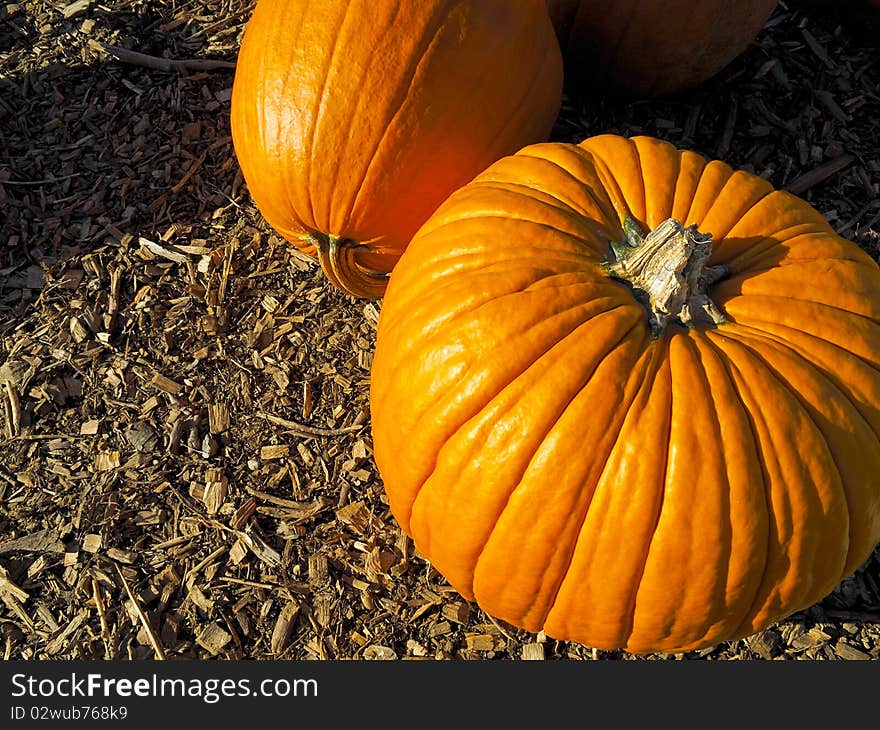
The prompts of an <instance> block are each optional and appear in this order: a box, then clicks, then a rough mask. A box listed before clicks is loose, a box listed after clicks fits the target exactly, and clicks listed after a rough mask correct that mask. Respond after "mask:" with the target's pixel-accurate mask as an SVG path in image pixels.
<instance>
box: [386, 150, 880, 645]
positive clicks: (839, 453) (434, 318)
mask: <svg viewBox="0 0 880 730" xmlns="http://www.w3.org/2000/svg"><path fill="white" fill-rule="evenodd" d="M681 224H683V225H681ZM624 230H626V232H627V233H628V235H627V236H625V235H624ZM648 231H651V233H650V234H649V235H647V236H646V237H644V238H643V236H642V234H643V233H645V232H648ZM708 234H711V238H710V237H709V235H708ZM609 242H610V243H609ZM878 407H880V269H878V267H877V265H876V264H875V263H874V261H873V260H872V259H871V258H870V257H869V256H867V255H866V254H865V253H863V252H862V251H861V250H860V249H859V248H858V247H857V246H855V245H854V244H852V243H850V242H848V241H845V240H843V239H842V238H840V237H839V236H837V235H836V234H835V233H834V231H833V230H832V229H831V228H830V226H829V225H828V223H827V222H826V221H825V220H824V219H823V218H822V216H821V215H820V214H819V213H818V212H817V211H816V210H814V209H813V208H812V207H811V206H810V205H808V204H807V203H806V202H804V201H802V200H799V199H798V198H796V197H794V196H792V195H790V194H788V193H785V192H781V191H775V190H773V189H772V187H771V186H770V184H769V183H767V182H766V181H765V180H762V179H760V178H758V177H755V176H753V175H750V174H747V173H745V172H742V171H736V172H735V171H734V170H732V169H731V168H730V167H729V166H728V165H726V164H724V163H722V162H719V161H712V162H707V161H706V160H705V159H704V158H702V157H700V156H699V155H697V154H695V153H692V152H689V151H685V152H679V151H677V150H676V149H675V148H674V147H672V146H671V145H669V144H666V143H664V142H660V141H657V140H654V139H650V138H644V137H643V138H634V139H631V140H627V139H623V138H621V137H616V136H611V135H607V136H599V137H594V138H591V139H589V140H587V141H586V142H584V143H583V144H582V145H580V146H574V145H565V144H542V145H534V146H530V147H528V148H526V149H524V150H522V151H521V152H519V153H518V154H516V155H514V156H511V157H507V158H505V159H503V160H501V161H499V162H497V163H496V164H494V165H493V166H491V167H490V168H489V169H488V170H487V171H485V172H484V173H483V174H481V175H480V176H478V177H477V178H476V180H474V181H473V182H472V183H471V184H469V185H467V186H465V187H464V188H462V189H461V190H459V191H457V192H456V193H454V194H453V195H452V196H451V197H450V198H449V199H448V200H447V201H446V202H445V203H444V204H443V205H442V206H441V207H440V209H438V211H437V212H436V213H435V214H434V215H433V216H432V217H431V218H430V220H429V221H428V222H427V223H426V224H425V225H424V227H423V228H422V229H421V230H420V231H419V233H418V234H417V235H416V237H415V238H414V240H413V242H412V243H411V245H410V247H409V248H408V250H407V251H406V253H405V254H404V255H403V257H402V258H401V260H400V262H399V263H398V266H397V267H396V269H395V271H394V273H393V274H392V277H391V283H390V285H389V287H388V290H387V292H386V297H385V299H384V302H383V305H382V310H381V315H380V318H379V323H378V333H377V344H376V351H375V359H374V362H373V370H372V392H371V408H372V423H373V433H374V446H375V458H376V461H377V464H378V467H379V470H380V473H381V475H382V477H383V479H384V484H385V489H386V491H387V494H388V497H389V500H390V506H391V510H392V512H393V514H394V515H395V516H396V518H397V520H398V521H399V523H400V525H401V526H402V527H403V529H404V530H405V531H406V532H407V533H408V534H409V535H411V536H412V537H413V538H414V542H415V545H416V547H417V549H418V550H419V551H421V552H422V553H423V554H424V555H425V556H426V557H427V558H428V559H429V560H430V561H431V562H432V563H433V564H434V566H435V567H436V568H437V569H438V570H439V571H440V572H441V573H443V574H444V575H445V576H446V578H447V579H448V580H449V581H450V582H451V584H452V585H453V586H454V587H455V588H456V589H457V590H458V591H460V592H461V594H462V595H464V596H465V597H467V598H468V599H475V600H476V602H477V603H478V604H479V605H480V606H481V607H482V608H483V609H484V610H486V611H487V612H488V613H490V614H491V615H494V616H495V617H497V618H500V619H503V620H506V621H508V622H510V623H512V624H515V625H517V626H520V627H523V628H525V629H528V630H531V631H536V630H538V629H541V628H543V629H544V630H545V631H546V632H547V634H548V635H549V636H551V637H555V638H558V639H570V640H575V641H578V642H581V643H584V644H587V645H590V646H593V647H599V648H606V649H611V648H624V649H626V650H628V651H631V652H649V651H684V650H690V649H696V648H700V647H705V646H708V645H712V644H715V643H717V642H720V641H722V640H727V639H732V638H736V637H742V636H745V635H748V634H751V633H753V632H756V631H758V630H761V629H763V628H764V627H766V626H768V625H769V624H771V623H772V622H774V621H776V620H778V619H781V618H783V617H785V616H787V615H789V614H791V613H792V612H794V611H796V610H799V609H802V608H804V607H807V606H809V605H811V604H812V603H814V602H816V601H817V600H820V599H821V598H823V597H824V596H825V595H826V594H828V593H829V592H830V591H831V590H832V589H833V588H834V587H835V585H836V584H837V583H838V582H839V581H840V580H841V579H842V578H843V577H845V576H847V575H848V574H850V573H851V572H853V571H854V570H855V569H856V568H858V567H859V566H860V564H862V563H863V562H864V561H865V560H866V559H867V558H868V556H869V555H870V553H871V550H872V548H873V547H874V546H875V545H876V544H877V543H878V541H880V442H878V434H880V410H878Z"/></svg>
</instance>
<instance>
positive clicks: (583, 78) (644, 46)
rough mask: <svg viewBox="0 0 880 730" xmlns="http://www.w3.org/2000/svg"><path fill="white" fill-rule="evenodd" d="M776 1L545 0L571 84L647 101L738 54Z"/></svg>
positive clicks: (690, 82) (689, 82)
mask: <svg viewBox="0 0 880 730" xmlns="http://www.w3.org/2000/svg"><path fill="white" fill-rule="evenodd" d="M776 5H777V2H776V0H699V2H695V0H648V1H647V2H645V1H644V0H548V10H549V12H550V16H551V19H552V20H553V24H554V26H555V28H556V31H557V33H558V35H559V40H560V44H561V46H562V49H563V53H564V55H565V61H566V76H567V77H570V80H571V82H572V83H573V84H574V85H576V86H587V87H589V88H593V89H600V90H602V91H608V92H611V93H613V94H619V95H625V96H636V97H650V96H659V95H663V94H670V93H673V92H676V91H681V90H683V89H686V88H689V87H692V86H696V85H697V84H700V83H702V82H703V81H706V80H707V79H709V78H711V77H712V76H714V75H715V74H717V73H718V72H719V71H721V69H723V68H724V67H725V66H726V65H727V64H729V63H730V62H731V61H733V60H734V59H735V58H736V57H737V56H739V55H740V54H741V53H742V52H743V51H744V50H745V49H746V47H747V46H748V44H749V43H750V42H751V41H752V40H753V39H754V38H755V36H756V35H757V34H758V32H759V31H760V30H761V28H762V27H763V26H764V24H765V23H766V21H767V19H768V18H769V17H770V14H771V13H772V12H773V9H774V8H775V7H776Z"/></svg>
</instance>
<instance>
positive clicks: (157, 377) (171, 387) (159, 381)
mask: <svg viewBox="0 0 880 730" xmlns="http://www.w3.org/2000/svg"><path fill="white" fill-rule="evenodd" d="M150 385H152V386H153V387H154V388H158V389H159V390H161V391H163V392H165V393H168V394H170V395H177V394H178V393H180V391H181V390H183V386H182V385H181V384H180V383H177V382H175V381H173V380H171V378H167V377H165V376H164V375H162V374H161V373H153V377H152V378H150Z"/></svg>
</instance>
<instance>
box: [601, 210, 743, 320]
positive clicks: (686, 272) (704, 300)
mask: <svg viewBox="0 0 880 730" xmlns="http://www.w3.org/2000/svg"><path fill="white" fill-rule="evenodd" d="M624 234H625V240H624V241H623V242H622V243H618V242H614V243H612V244H611V249H612V251H613V253H614V257H615V259H616V260H615V261H613V262H611V263H610V264H608V265H607V267H606V268H607V270H608V272H609V273H610V274H611V276H613V277H615V278H616V279H621V280H623V281H625V282H627V283H628V284H629V285H630V286H631V287H632V288H633V290H634V292H635V294H636V298H637V299H638V300H639V301H640V303H641V304H642V306H644V307H645V309H646V310H647V312H648V321H649V323H650V325H651V330H652V332H653V333H654V335H655V336H656V335H659V333H660V332H662V331H663V329H664V328H665V327H666V325H667V323H668V322H669V321H670V320H673V321H677V322H679V323H680V324H683V325H685V326H687V327H695V326H697V325H698V324H705V325H709V326H713V325H719V324H723V323H724V322H725V321H726V319H725V317H724V314H723V313H722V312H721V310H719V309H718V307H717V306H715V303H714V302H713V301H712V300H711V299H710V298H709V293H708V290H709V287H710V286H711V285H712V284H713V283H714V282H716V281H718V279H720V278H722V277H724V276H726V275H727V273H728V269H727V267H726V266H706V262H707V261H708V259H709V256H710V254H711V253H712V235H711V234H709V233H701V232H700V231H699V230H697V227H696V225H691V226H687V227H685V226H683V225H682V224H681V222H680V221H677V220H675V219H674V218H669V219H667V220H665V221H663V223H661V224H660V225H659V226H657V227H656V228H655V229H654V230H653V231H651V232H650V233H648V234H647V235H646V236H643V235H642V232H641V230H640V226H639V224H638V223H637V222H636V221H635V220H634V219H633V218H630V217H628V218H627V219H626V220H625V221H624Z"/></svg>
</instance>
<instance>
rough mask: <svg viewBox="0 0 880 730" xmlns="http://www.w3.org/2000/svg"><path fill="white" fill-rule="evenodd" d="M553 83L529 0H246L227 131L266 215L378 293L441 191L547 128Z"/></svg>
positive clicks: (543, 25) (334, 275) (354, 290)
mask: <svg viewBox="0 0 880 730" xmlns="http://www.w3.org/2000/svg"><path fill="white" fill-rule="evenodd" d="M561 87H562V59H561V56H560V52H559V48H558V44H557V42H556V38H555V36H554V33H553V28H552V26H551V24H550V21H549V19H548V17H547V13H546V8H545V6H544V4H543V0H518V1H517V2H515V3H511V2H510V1H509V0H466V1H461V0H459V1H458V2H452V1H451V0H420V2H397V1H396V0H321V2H312V3H307V2H300V1H299V0H261V2H259V3H258V4H257V7H256V9H255V10H254V13H253V15H252V17H251V19H250V21H249V23H248V25H247V28H246V30H245V34H244V37H243V40H242V44H241V49H240V52H239V55H238V62H237V66H236V72H235V81H234V85H233V92H232V112H231V113H232V118H231V124H232V138H233V143H234V146H235V151H236V154H237V156H238V161H239V163H240V165H241V169H242V173H243V175H244V179H245V181H246V182H247V185H248V189H249V191H250V194H251V196H252V198H253V200H254V202H255V203H256V205H257V207H258V208H259V210H260V211H261V213H262V214H263V216H264V217H265V219H266V221H267V222H268V223H269V224H270V225H271V226H272V227H274V228H275V229H276V230H277V231H278V232H279V233H281V235H283V236H284V237H285V238H286V239H288V240H289V241H291V242H292V243H293V244H294V245H296V246H297V247H299V248H301V249H302V250H303V251H305V252H307V253H309V254H313V255H317V256H318V258H319V260H320V263H321V265H322V267H323V269H324V271H325V273H326V274H327V276H328V277H329V278H330V280H331V281H332V282H333V283H334V284H335V285H336V286H338V287H339V288H340V289H342V290H343V291H346V292H348V293H349V294H352V295H355V296H364V297H378V296H380V295H381V294H382V292H383V291H384V287H385V284H386V277H385V274H386V273H387V272H388V271H390V270H391V268H392V267H393V265H394V263H395V262H396V261H397V259H398V257H399V256H400V254H401V252H402V251H403V249H404V248H405V247H406V245H407V244H408V243H409V240H410V238H411V237H412V235H413V234H414V233H415V231H416V230H417V228H418V227H419V226H420V225H421V224H422V223H424V221H425V220H426V219H427V218H428V216H429V215H430V214H431V213H432V212H433V211H434V209H435V208H436V207H437V206H438V205H439V204H440V203H441V202H442V201H443V199H444V198H446V196H447V195H449V193H451V192H452V191H453V190H455V189H456V188H458V187H460V186H461V185H462V184H464V183H466V182H468V181H469V180H470V179H471V178H473V177H474V175H476V174H477V173H478V172H480V171H482V170H483V169H485V168H486V167H487V166H488V165H489V164H490V163H492V162H494V161H495V160H497V159H498V158H500V157H503V156H504V155H507V154H511V153H513V152H515V151H516V150H518V149H519V148H520V147H522V146H523V145H525V144H529V143H531V142H537V141H540V140H543V139H546V138H547V136H548V135H549V133H550V130H551V127H552V125H553V122H554V121H555V118H556V115H557V113H558V111H559V106H560V103H561V94H562V91H561Z"/></svg>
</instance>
